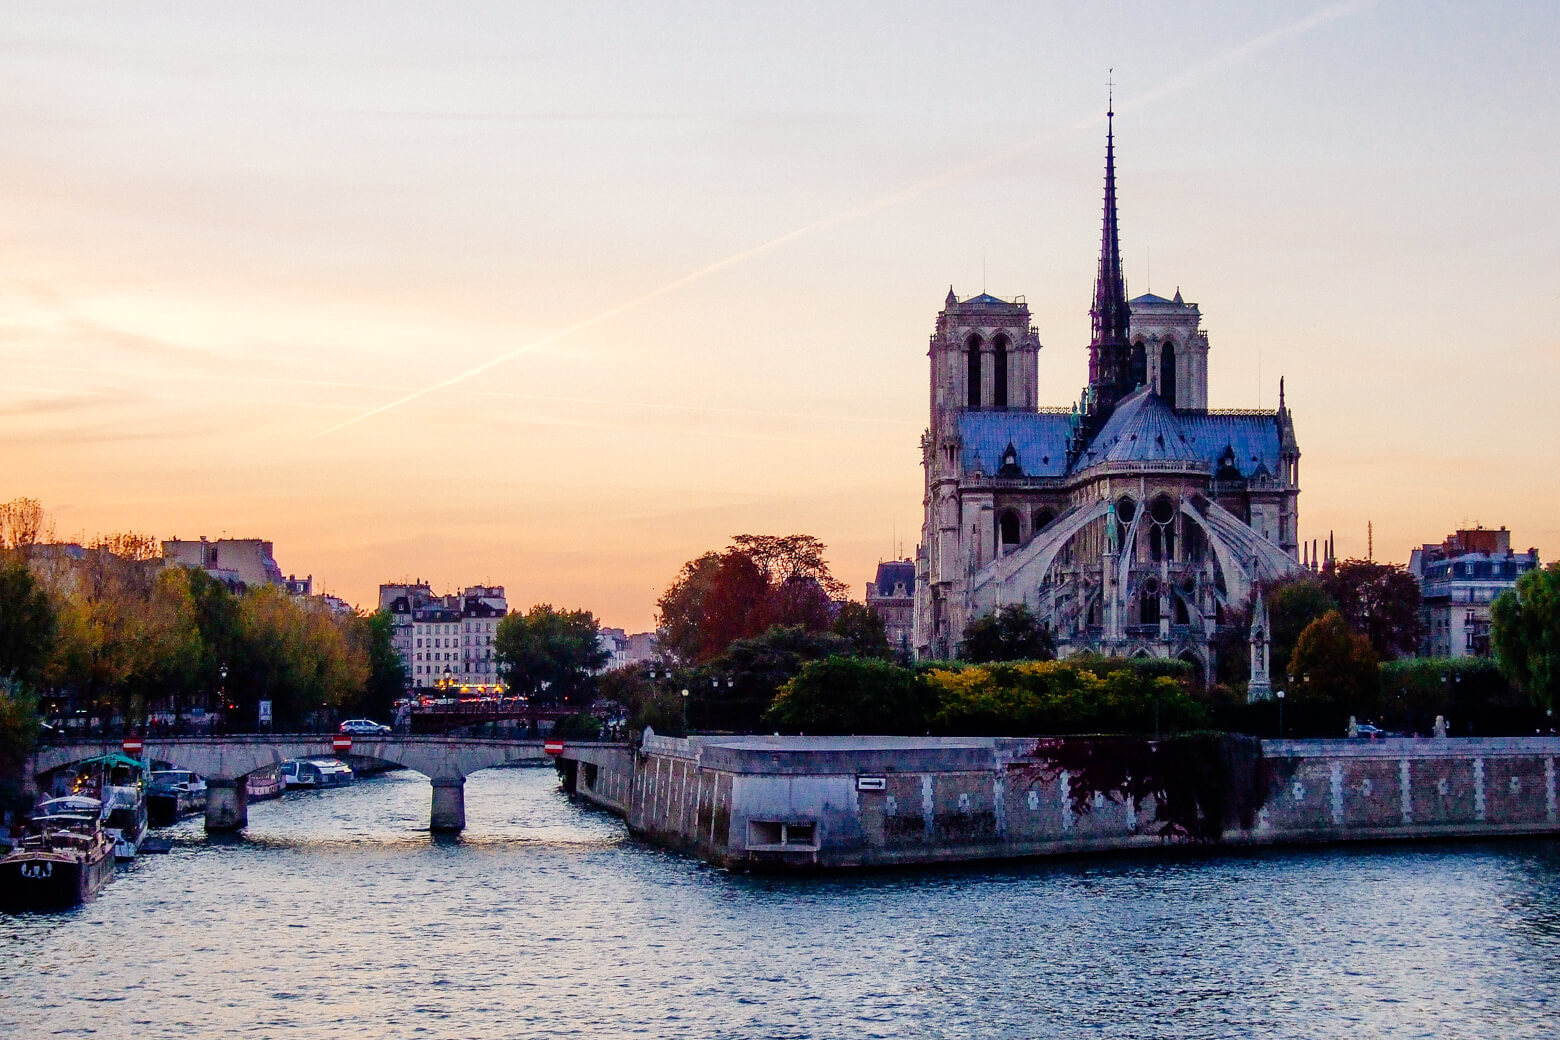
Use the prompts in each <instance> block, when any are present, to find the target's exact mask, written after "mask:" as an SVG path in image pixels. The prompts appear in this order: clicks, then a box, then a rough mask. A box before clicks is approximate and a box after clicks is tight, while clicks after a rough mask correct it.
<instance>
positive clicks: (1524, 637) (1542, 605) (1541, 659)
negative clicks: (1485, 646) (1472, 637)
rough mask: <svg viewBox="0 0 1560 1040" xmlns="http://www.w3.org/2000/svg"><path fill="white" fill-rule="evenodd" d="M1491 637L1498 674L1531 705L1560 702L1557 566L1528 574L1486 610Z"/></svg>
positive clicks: (1559, 575) (1559, 572)
mask: <svg viewBox="0 0 1560 1040" xmlns="http://www.w3.org/2000/svg"><path fill="white" fill-rule="evenodd" d="M1490 622H1491V629H1490V636H1491V643H1492V645H1493V647H1494V650H1495V656H1496V659H1497V660H1499V662H1500V668H1501V671H1502V672H1503V673H1504V674H1505V675H1506V677H1507V678H1509V679H1510V680H1511V681H1512V682H1513V683H1515V684H1516V685H1517V687H1518V688H1519V689H1521V690H1522V691H1523V692H1525V693H1526V694H1527V695H1528V696H1529V697H1531V698H1532V699H1533V702H1534V703H1535V704H1539V705H1542V706H1543V707H1544V708H1545V709H1548V710H1553V709H1554V707H1555V701H1556V700H1557V699H1560V564H1553V563H1552V564H1550V565H1549V566H1548V567H1545V568H1544V569H1543V570H1532V571H1528V572H1527V573H1526V574H1524V575H1522V577H1520V578H1518V579H1517V586H1516V588H1515V589H1508V590H1506V591H1505V592H1503V593H1501V594H1500V595H1499V596H1497V597H1496V598H1495V602H1494V603H1492V604H1491V605H1490Z"/></svg>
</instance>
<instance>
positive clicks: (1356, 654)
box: [1287, 610, 1381, 736]
mask: <svg viewBox="0 0 1560 1040" xmlns="http://www.w3.org/2000/svg"><path fill="white" fill-rule="evenodd" d="M1290 667H1291V669H1292V671H1293V675H1294V676H1295V682H1294V683H1293V684H1292V685H1291V687H1290V689H1289V690H1288V691H1287V693H1288V699H1289V701H1290V704H1291V706H1292V707H1293V709H1294V711H1292V712H1291V715H1292V717H1293V719H1294V722H1295V731H1296V732H1304V730H1305V728H1311V729H1313V730H1314V731H1316V732H1321V733H1329V734H1330V735H1333V736H1337V735H1339V733H1338V731H1339V730H1340V729H1341V728H1342V726H1343V722H1344V720H1345V719H1346V717H1347V716H1349V715H1354V716H1356V717H1358V718H1362V719H1363V718H1369V717H1372V716H1374V715H1375V713H1376V711H1377V710H1378V708H1379V707H1380V697H1381V681H1380V676H1379V669H1378V666H1377V659H1376V652H1375V650H1374V649H1373V648H1372V647H1371V645H1370V640H1369V639H1367V638H1365V637H1364V636H1362V635H1358V634H1356V633H1354V632H1352V631H1350V629H1349V626H1348V625H1347V624H1346V623H1345V622H1344V620H1343V615H1342V614H1341V613H1340V612H1338V611H1336V610H1332V611H1328V612H1327V613H1326V614H1324V615H1323V616H1321V617H1319V618H1317V619H1316V620H1315V621H1313V622H1311V623H1310V624H1309V625H1307V626H1306V627H1305V631H1304V632H1301V633H1300V638H1299V639H1298V640H1296V641H1295V652H1294V654H1293V655H1292V657H1291V660H1290ZM1302 713H1304V714H1303V715H1302ZM1307 719H1308V720H1309V726H1308V725H1307V722H1306V720H1307Z"/></svg>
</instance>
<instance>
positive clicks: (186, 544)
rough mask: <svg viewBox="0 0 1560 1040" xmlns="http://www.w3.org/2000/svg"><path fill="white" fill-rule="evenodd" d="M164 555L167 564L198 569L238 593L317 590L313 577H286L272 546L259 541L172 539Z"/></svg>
mask: <svg viewBox="0 0 1560 1040" xmlns="http://www.w3.org/2000/svg"><path fill="white" fill-rule="evenodd" d="M162 552H163V560H164V561H165V562H167V563H176V564H181V565H183V566H185V567H196V568H199V569H200V570H203V571H205V572H206V573H207V574H210V575H211V576H212V577H213V578H216V579H217V580H218V581H221V582H223V583H225V584H226V585H227V586H228V587H229V588H231V589H233V590H234V591H236V592H241V591H243V590H244V589H246V588H258V587H259V586H261V585H280V586H283V587H285V588H286V590H287V592H288V593H289V594H291V595H294V596H307V595H309V594H310V593H311V592H313V590H314V581H313V578H312V576H311V577H304V578H299V577H296V576H295V575H284V574H283V573H282V568H281V567H279V566H278V565H277V563H276V553H275V550H274V549H273V547H272V545H271V543H270V542H267V541H263V540H261V539H259V538H218V539H217V540H216V541H211V540H210V539H208V538H206V537H205V536H204V535H202V536H201V538H200V540H199V541H190V540H188V539H180V538H170V539H168V540H166V541H164V542H163V543H162Z"/></svg>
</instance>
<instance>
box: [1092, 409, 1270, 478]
mask: <svg viewBox="0 0 1560 1040" xmlns="http://www.w3.org/2000/svg"><path fill="white" fill-rule="evenodd" d="M1280 451H1281V446H1280V442H1279V431H1278V422H1277V419H1276V417H1275V413H1273V412H1263V411H1253V412H1223V413H1221V412H1211V413H1201V414H1199V413H1195V412H1191V413H1188V412H1175V411H1172V410H1171V408H1170V406H1169V405H1167V404H1165V402H1164V401H1163V400H1162V399H1161V398H1160V396H1159V395H1158V394H1156V393H1154V391H1153V390H1152V389H1150V388H1148V387H1139V388H1138V389H1137V390H1134V391H1133V392H1132V393H1130V394H1128V395H1127V396H1126V397H1123V398H1122V399H1121V401H1120V402H1119V403H1117V405H1116V410H1115V412H1114V413H1113V414H1112V415H1111V417H1110V419H1109V421H1107V422H1106V423H1105V427H1104V429H1102V430H1100V432H1099V435H1098V436H1097V437H1095V438H1094V440H1093V441H1092V442H1091V443H1090V445H1089V450H1088V451H1085V452H1084V454H1083V455H1082V457H1080V458H1079V460H1078V463H1077V465H1076V466H1074V467H1073V469H1074V472H1077V471H1078V470H1083V469H1087V468H1088V467H1090V466H1097V465H1099V464H1101V463H1104V462H1152V461H1159V460H1164V461H1172V462H1202V463H1204V464H1205V465H1207V466H1208V468H1209V469H1210V470H1212V471H1213V472H1215V473H1217V472H1218V470H1219V469H1220V467H1221V465H1222V464H1223V463H1224V462H1225V461H1226V460H1228V461H1229V462H1230V463H1231V464H1232V465H1233V466H1234V468H1235V469H1237V470H1239V471H1240V475H1241V476H1242V477H1248V478H1249V477H1252V476H1254V475H1257V474H1263V475H1271V474H1274V473H1277V472H1279V471H1280V464H1279V453H1280Z"/></svg>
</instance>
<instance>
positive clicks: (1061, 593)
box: [915, 113, 1300, 693]
mask: <svg viewBox="0 0 1560 1040" xmlns="http://www.w3.org/2000/svg"><path fill="white" fill-rule="evenodd" d="M1107 119H1108V120H1109V122H1108V123H1107V127H1108V129H1107V132H1106V144H1105V216H1104V227H1103V231H1102V234H1101V243H1100V263H1099V273H1098V277H1097V279H1096V282H1095V292H1094V307H1093V309H1092V311H1091V312H1090V313H1091V316H1092V318H1093V336H1092V342H1091V343H1090V344H1089V385H1088V386H1087V387H1086V388H1085V389H1084V391H1083V395H1082V398H1081V399H1080V400H1079V402H1078V403H1077V404H1076V405H1073V406H1072V407H1070V408H1054V407H1041V406H1040V404H1039V389H1040V388H1039V386H1038V385H1037V369H1038V365H1037V363H1038V359H1039V351H1040V339H1039V336H1038V334H1037V330H1036V329H1035V327H1034V326H1033V325H1031V324H1030V323H1029V307H1028V305H1027V304H1026V303H1025V302H1024V300H1023V298H1022V297H1020V298H1018V299H1016V300H1001V299H997V298H996V297H993V296H988V295H986V294H984V293H982V294H981V295H979V296H974V297H971V298H968V299H964V300H961V299H959V298H958V297H956V296H955V295H954V294H953V292H952V290H949V293H948V298H947V299H946V300H945V301H944V306H943V310H942V312H941V313H940V314H938V316H937V327H936V330H935V331H934V332H933V333H932V338H931V350H930V356H931V361H932V370H931V424H930V427H929V428H928V429H927V431H926V433H925V434H923V436H922V440H921V456H922V465H923V467H924V469H925V472H926V487H925V498H924V506H925V510H926V515H925V520H924V522H923V524H922V527H921V544H920V547H919V550H918V556H917V560H916V570H917V574H916V578H917V580H916V583H915V647H916V653H917V656H918V657H920V658H923V659H926V658H934V659H935V658H949V657H953V656H955V655H956V654H957V653H958V649H959V641H960V639H961V637H962V634H963V632H964V628H965V626H966V625H967V624H968V623H969V622H970V621H972V620H974V619H976V618H979V617H981V616H982V615H984V614H988V613H990V612H991V611H993V610H995V609H997V608H998V607H1002V606H1006V605H1009V604H1016V603H1023V604H1025V605H1027V606H1028V607H1029V608H1030V609H1031V610H1032V611H1034V613H1035V614H1036V616H1037V617H1039V618H1040V619H1041V620H1042V621H1043V622H1044V623H1045V624H1047V625H1048V626H1049V627H1050V629H1051V631H1052V634H1053V635H1054V636H1055V638H1056V644H1057V651H1058V654H1059V655H1060V656H1064V657H1065V656H1068V655H1070V654H1075V653H1082V652H1093V653H1103V654H1109V655H1116V656H1134V655H1148V656H1154V657H1179V658H1182V659H1184V660H1187V661H1190V662H1193V663H1194V664H1195V665H1196V666H1197V667H1198V668H1199V669H1200V670H1202V672H1203V674H1205V675H1208V676H1210V677H1211V675H1212V672H1213V665H1214V660H1213V654H1214V651H1213V645H1214V637H1215V635H1216V634H1217V633H1218V632H1219V630H1220V628H1221V626H1223V625H1224V624H1225V623H1226V622H1225V618H1226V614H1227V612H1232V611H1236V610H1239V611H1244V610H1245V609H1246V608H1248V607H1251V606H1253V605H1254V609H1253V612H1252V617H1253V621H1252V623H1251V632H1250V633H1249V635H1250V638H1251V640H1252V643H1253V647H1252V657H1253V663H1254V664H1255V663H1256V662H1257V661H1258V657H1259V654H1260V653H1261V652H1262V649H1263V647H1262V644H1264V643H1265V642H1266V639H1265V634H1264V633H1262V632H1260V631H1258V629H1259V627H1260V625H1261V619H1262V618H1263V617H1264V616H1265V611H1264V610H1263V609H1262V603H1261V598H1260V595H1259V592H1260V589H1261V587H1262V586H1263V584H1264V583H1267V582H1270V581H1272V580H1274V579H1276V578H1279V577H1282V576H1284V575H1286V574H1289V573H1290V572H1292V571H1294V570H1297V569H1298V568H1299V566H1300V563H1299V560H1298V557H1297V551H1298V548H1299V533H1298V520H1299V512H1298V498H1299V494H1300V449H1299V447H1298V445H1297V444H1296V442H1295V430H1294V423H1293V422H1292V421H1291V419H1290V415H1289V411H1288V409H1287V408H1286V407H1285V405H1284V392H1283V383H1282V381H1280V383H1279V395H1278V409H1277V410H1276V411H1256V410H1240V411H1225V410H1214V411H1210V410H1209V408H1208V335H1207V333H1206V332H1204V331H1203V330H1202V328H1201V324H1202V315H1201V313H1200V312H1199V311H1198V309H1197V305H1196V304H1195V303H1186V302H1185V301H1184V300H1182V298H1181V293H1180V292H1179V290H1178V291H1177V292H1176V294H1175V298H1174V299H1170V300H1167V299H1164V298H1162V297H1159V296H1153V295H1143V296H1139V297H1137V298H1136V299H1132V300H1128V299H1127V293H1126V283H1125V280H1124V279H1123V277H1122V273H1121V251H1120V244H1119V234H1118V228H1117V221H1116V162H1115V139H1114V127H1113V120H1114V113H1109V114H1108V115H1107ZM1242 634H1243V635H1246V633H1242ZM1262 663H1263V665H1265V660H1263V662H1262ZM1256 672H1262V673H1265V672H1266V668H1265V667H1259V668H1257V669H1255V670H1254V674H1253V676H1252V679H1253V693H1257V692H1258V689H1259V683H1260V684H1261V685H1265V682H1262V681H1261V680H1265V678H1266V676H1265V674H1264V675H1261V676H1260V677H1259V675H1258V674H1256Z"/></svg>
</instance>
